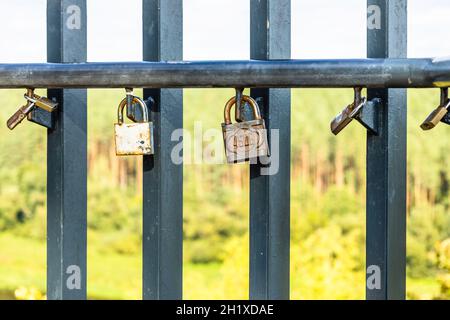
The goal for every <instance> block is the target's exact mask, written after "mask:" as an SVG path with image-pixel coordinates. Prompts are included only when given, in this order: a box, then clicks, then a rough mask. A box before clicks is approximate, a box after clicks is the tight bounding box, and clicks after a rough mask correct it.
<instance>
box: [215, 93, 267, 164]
mask: <svg viewBox="0 0 450 320" xmlns="http://www.w3.org/2000/svg"><path fill="white" fill-rule="evenodd" d="M242 101H243V102H247V103H248V104H249V105H250V106H251V108H252V110H253V119H254V120H250V121H242V122H236V123H231V115H230V113H231V108H232V107H233V105H235V104H236V97H232V98H231V99H230V100H228V102H227V103H226V105H225V108H224V121H225V122H224V123H222V132H223V140H224V144H225V155H226V157H227V162H228V163H236V162H242V161H247V160H250V159H255V158H258V157H268V156H269V154H270V153H269V145H268V142H267V131H266V126H265V122H264V119H262V117H261V113H260V110H259V107H258V104H257V103H256V101H255V100H254V99H253V98H251V97H250V96H246V95H243V96H242Z"/></svg>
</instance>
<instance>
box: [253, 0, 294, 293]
mask: <svg viewBox="0 0 450 320" xmlns="http://www.w3.org/2000/svg"><path fill="white" fill-rule="evenodd" d="M290 2H291V1H290V0H251V2H250V7H251V14H250V21H251V27H250V28H251V32H250V35H251V40H250V41H251V45H250V51H251V54H250V55H251V58H252V59H258V60H269V59H288V58H290V55H291V48H290V43H291V39H290V38H291V4H290ZM251 95H252V96H253V97H254V98H259V101H260V108H261V112H262V114H263V116H264V119H265V121H266V125H267V128H268V129H269V130H268V134H269V135H268V136H269V141H271V143H270V147H271V154H272V155H271V164H270V167H264V166H263V165H261V164H251V165H250V298H251V299H289V248H290V147H291V146H290V142H291V137H290V127H291V111H290V110H291V108H290V103H291V98H290V89H252V90H251Z"/></svg>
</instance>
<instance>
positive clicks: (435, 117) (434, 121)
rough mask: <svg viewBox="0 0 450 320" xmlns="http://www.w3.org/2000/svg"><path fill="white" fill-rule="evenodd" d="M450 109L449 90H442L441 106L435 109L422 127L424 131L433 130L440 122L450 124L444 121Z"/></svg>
mask: <svg viewBox="0 0 450 320" xmlns="http://www.w3.org/2000/svg"><path fill="white" fill-rule="evenodd" d="M449 107H450V100H449V99H448V88H441V101H440V103H439V106H438V107H437V108H436V109H434V110H433V112H431V113H430V115H429V116H428V117H427V118H426V119H425V121H424V122H423V123H422V124H421V125H420V127H421V128H422V130H430V129H433V128H434V127H435V126H437V125H438V123H439V122H440V121H443V122H445V123H447V124H449V123H448V121H447V120H446V119H444V118H445V116H446V115H447V113H448V108H449Z"/></svg>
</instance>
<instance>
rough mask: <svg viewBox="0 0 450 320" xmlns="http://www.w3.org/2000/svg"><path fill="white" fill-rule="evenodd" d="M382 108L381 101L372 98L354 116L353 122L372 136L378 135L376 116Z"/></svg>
mask: <svg viewBox="0 0 450 320" xmlns="http://www.w3.org/2000/svg"><path fill="white" fill-rule="evenodd" d="M379 108H382V104H381V99H378V98H374V99H372V100H369V101H366V103H365V104H364V107H363V108H362V109H361V111H360V112H359V113H358V114H357V115H356V116H355V120H357V121H358V122H359V123H361V124H362V125H363V126H364V127H365V128H366V129H367V130H369V131H370V132H371V133H372V134H374V135H378V122H379V121H378V114H379Z"/></svg>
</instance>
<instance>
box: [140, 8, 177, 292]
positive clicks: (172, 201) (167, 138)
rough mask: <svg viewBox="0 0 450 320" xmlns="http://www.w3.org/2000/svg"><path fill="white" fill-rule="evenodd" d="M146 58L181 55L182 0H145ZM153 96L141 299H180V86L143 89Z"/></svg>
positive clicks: (146, 167)
mask: <svg viewBox="0 0 450 320" xmlns="http://www.w3.org/2000/svg"><path fill="white" fill-rule="evenodd" d="M142 12H143V41H144V42H143V50H144V60H145V61H160V60H182V59H183V57H182V56H183V4H182V0H143V10H142ZM149 96H151V97H153V98H154V100H155V105H154V106H153V108H152V110H151V112H150V114H151V117H152V120H153V122H154V125H155V129H154V142H155V154H154V155H153V156H145V157H144V164H143V170H144V173H143V183H144V186H143V193H144V208H143V210H144V212H143V216H144V217H143V219H144V221H143V298H144V299H181V298H182V270H183V269H182V248H183V165H182V163H174V162H173V161H172V159H171V153H172V149H173V148H174V147H175V146H176V145H177V144H178V143H179V141H171V135H172V132H173V131H174V130H176V129H181V128H183V92H182V90H181V89H161V90H159V89H144V98H147V97H149Z"/></svg>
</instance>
